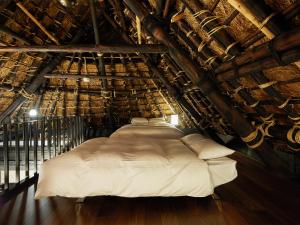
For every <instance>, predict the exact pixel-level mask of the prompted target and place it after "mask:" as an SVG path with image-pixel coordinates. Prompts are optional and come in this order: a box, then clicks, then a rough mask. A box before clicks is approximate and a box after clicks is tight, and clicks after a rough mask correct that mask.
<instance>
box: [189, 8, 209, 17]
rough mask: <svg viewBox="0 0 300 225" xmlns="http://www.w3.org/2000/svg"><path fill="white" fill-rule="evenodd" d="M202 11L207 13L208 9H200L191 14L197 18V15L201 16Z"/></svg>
mask: <svg viewBox="0 0 300 225" xmlns="http://www.w3.org/2000/svg"><path fill="white" fill-rule="evenodd" d="M203 13H209V10H207V9H203V10H200V11H198V12H196V13H194V14H192V15H193V17H195V18H197V17H198V16H201V15H202V14H203Z"/></svg>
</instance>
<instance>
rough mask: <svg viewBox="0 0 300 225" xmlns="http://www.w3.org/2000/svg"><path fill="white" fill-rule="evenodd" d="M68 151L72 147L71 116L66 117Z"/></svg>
mask: <svg viewBox="0 0 300 225" xmlns="http://www.w3.org/2000/svg"><path fill="white" fill-rule="evenodd" d="M67 131H68V151H70V149H71V148H72V132H71V118H67Z"/></svg>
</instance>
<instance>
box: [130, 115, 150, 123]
mask: <svg viewBox="0 0 300 225" xmlns="http://www.w3.org/2000/svg"><path fill="white" fill-rule="evenodd" d="M131 124H134V125H148V120H147V119H146V118H143V117H133V118H132V119H131Z"/></svg>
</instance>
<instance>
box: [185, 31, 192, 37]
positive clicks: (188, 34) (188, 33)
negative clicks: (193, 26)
mask: <svg viewBox="0 0 300 225" xmlns="http://www.w3.org/2000/svg"><path fill="white" fill-rule="evenodd" d="M193 32H194V31H193V30H190V31H189V32H187V33H186V36H187V37H189V36H190V35H191V34H192V33H193Z"/></svg>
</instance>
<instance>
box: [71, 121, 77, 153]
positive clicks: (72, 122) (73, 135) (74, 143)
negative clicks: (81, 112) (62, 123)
mask: <svg viewBox="0 0 300 225" xmlns="http://www.w3.org/2000/svg"><path fill="white" fill-rule="evenodd" d="M74 118H75V117H72V118H71V124H70V128H71V134H72V137H71V142H72V145H71V146H72V148H74V147H75V146H76V142H75V129H74V122H75V121H74Z"/></svg>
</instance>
